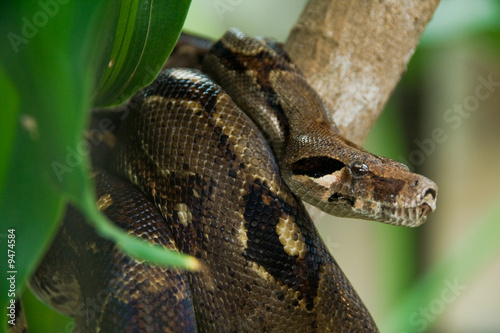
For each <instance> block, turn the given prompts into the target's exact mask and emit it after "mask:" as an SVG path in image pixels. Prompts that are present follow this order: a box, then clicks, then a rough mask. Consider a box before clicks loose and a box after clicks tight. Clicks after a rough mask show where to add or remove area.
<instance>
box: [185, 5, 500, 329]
mask: <svg viewBox="0 0 500 333" xmlns="http://www.w3.org/2000/svg"><path fill="white" fill-rule="evenodd" d="M305 3H306V1H305V0H275V1H272V2H270V1H263V0H260V1H252V2H250V1H242V0H215V1H203V0H193V2H192V5H191V9H190V13H189V16H188V19H187V22H186V25H185V30H187V31H189V32H191V33H194V34H197V35H201V36H205V37H208V38H212V39H215V38H219V37H220V36H221V35H222V34H223V33H224V32H225V31H226V30H227V29H228V28H230V27H233V26H237V27H239V28H240V29H242V30H243V31H244V32H246V33H248V34H251V35H266V36H273V37H275V38H277V39H279V40H282V41H284V40H285V39H286V38H287V35H288V32H289V31H290V28H291V26H292V25H293V24H294V23H295V21H296V20H297V18H298V16H299V15H300V12H301V10H302V8H303V6H304V5H305ZM499 109H500V1H497V0H475V1H470V0H442V1H441V4H440V5H439V7H438V10H437V12H436V13H435V16H434V18H433V20H432V21H431V23H430V24H429V26H428V28H427V30H426V32H425V34H424V36H423V38H422V41H421V43H420V45H419V46H418V48H417V50H416V52H415V55H414V57H413V58H412V60H411V62H410V64H409V67H408V71H407V73H406V74H405V75H404V76H403V78H402V80H401V82H400V84H399V85H398V87H397V89H396V91H395V93H394V95H393V96H392V97H391V100H390V101H389V103H388V105H387V107H386V110H385V111H384V113H383V115H382V116H381V117H380V119H379V121H378V122H377V123H376V125H375V126H374V128H373V129H372V131H371V132H370V135H369V137H368V138H367V139H366V141H365V147H366V148H367V149H369V150H370V151H372V152H374V153H377V154H381V155H385V156H388V157H391V158H393V159H396V160H399V161H401V162H403V163H405V164H407V165H408V166H409V167H410V168H411V169H412V170H414V171H416V172H418V173H421V174H424V175H425V176H427V177H429V178H431V179H432V180H434V181H435V182H436V183H437V184H438V186H439V199H438V209H437V212H436V213H434V214H432V215H431V217H430V219H429V221H428V222H427V223H426V224H424V225H423V226H421V227H419V228H416V229H404V228H400V227H394V226H388V225H383V224H380V223H374V222H367V221H358V220H352V219H340V218H335V217H330V216H325V217H323V218H322V219H321V220H320V221H317V226H318V229H319V230H320V234H321V235H322V237H323V239H324V240H325V242H326V243H327V244H328V246H329V247H330V249H331V251H332V253H333V254H334V256H335V258H336V259H337V261H338V262H339V264H340V266H341V267H342V268H343V270H344V272H345V273H346V275H347V276H348V277H349V279H350V280H351V282H352V284H353V285H354V287H355V288H356V290H357V291H358V293H359V294H360V295H361V297H362V299H363V300H364V301H365V303H366V305H367V306H368V308H369V309H370V311H371V312H372V315H373V316H374V318H375V321H376V322H377V324H378V325H379V328H380V330H381V332H388V333H403V332H453V333H461V332H464V333H465V332H467V333H471V332H475V333H477V332H500V190H499V186H500V112H499Z"/></svg>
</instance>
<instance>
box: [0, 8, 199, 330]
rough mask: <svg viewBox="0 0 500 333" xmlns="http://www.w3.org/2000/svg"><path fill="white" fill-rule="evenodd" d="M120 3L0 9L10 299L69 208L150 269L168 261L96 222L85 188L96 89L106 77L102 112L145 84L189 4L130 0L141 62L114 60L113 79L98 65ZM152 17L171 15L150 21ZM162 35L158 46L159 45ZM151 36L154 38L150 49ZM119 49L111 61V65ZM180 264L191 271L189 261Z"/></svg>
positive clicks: (1, 164)
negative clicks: (11, 241)
mask: <svg viewBox="0 0 500 333" xmlns="http://www.w3.org/2000/svg"><path fill="white" fill-rule="evenodd" d="M163 2H166V1H163ZM123 3H125V2H122V1H118V0H113V1H99V0H85V1H67V0H42V1H38V2H35V1H29V0H24V1H14V0H12V1H5V0H4V1H2V2H1V3H0V31H2V34H3V35H4V36H6V38H3V39H2V41H1V42H0V43H1V45H0V59H1V66H0V69H3V71H1V70H0V88H2V91H3V93H2V99H3V102H2V110H0V112H1V113H2V115H1V116H0V120H1V121H0V142H2V145H0V153H1V154H2V155H0V186H1V187H0V221H1V226H2V229H1V230H0V240H1V241H2V246H1V249H0V251H2V253H7V242H6V240H7V236H8V230H9V229H11V230H14V231H13V234H15V248H14V251H15V264H14V266H13V268H12V269H9V270H11V271H15V273H12V274H11V273H7V270H5V269H4V270H2V273H1V274H0V290H3V291H5V290H8V289H9V286H10V284H9V283H8V281H7V279H6V278H7V276H6V275H9V276H10V275H15V286H16V291H15V292H16V295H15V296H16V297H18V296H19V292H20V291H21V289H22V287H23V286H24V284H25V280H26V278H27V277H28V276H29V274H30V273H31V272H32V271H33V269H34V267H35V265H36V263H37V261H38V260H39V259H40V258H41V256H42V255H43V253H44V249H46V247H47V245H48V244H49V242H50V240H51V238H52V236H53V235H54V232H55V230H56V228H57V226H58V220H59V218H60V216H61V214H62V210H63V208H64V204H65V202H66V201H67V200H72V201H73V202H74V203H75V204H76V205H78V206H79V207H80V208H82V209H84V210H85V213H86V214H87V216H92V217H94V220H93V221H94V222H95V221H97V222H95V226H96V227H97V229H98V230H99V231H101V233H103V234H105V236H107V237H109V238H112V239H114V240H118V241H120V242H121V244H120V245H121V246H122V247H123V248H124V249H125V250H128V249H129V248H131V250H130V251H131V252H132V253H133V254H136V255H137V254H138V255H142V256H143V258H145V259H152V260H153V261H155V262H163V263H165V262H171V261H172V259H169V258H168V257H165V256H164V254H165V251H161V252H160V250H159V249H157V248H156V247H152V246H149V245H148V244H146V243H144V242H142V241H139V240H131V239H129V238H125V237H124V235H125V234H124V233H123V232H122V231H121V230H118V228H116V227H114V226H113V225H111V224H110V223H109V222H108V221H107V220H106V219H105V218H103V217H102V215H101V214H100V213H99V212H98V211H97V209H96V208H95V205H94V201H95V199H94V196H93V189H92V186H91V184H90V182H89V180H88V179H89V177H88V173H89V169H90V166H89V159H88V154H89V151H88V149H87V148H86V145H85V140H84V139H83V137H82V131H83V129H84V128H85V125H86V122H87V116H88V114H89V110H90V109H91V107H92V103H93V99H94V97H95V96H96V91H97V88H96V86H97V84H96V83H97V82H99V80H100V78H106V77H108V79H106V81H105V82H107V83H106V85H104V86H103V87H104V88H103V90H100V91H102V92H103V93H104V94H103V93H99V94H98V95H99V96H100V98H99V100H100V104H115V103H116V102H117V101H115V100H113V99H114V98H119V99H120V101H121V100H124V99H126V98H128V97H129V96H130V95H131V94H132V93H133V92H134V89H139V88H141V87H142V86H144V85H146V84H147V83H148V82H149V81H151V80H152V79H153V78H154V76H155V74H156V73H155V70H156V69H158V68H159V67H160V66H161V64H163V62H164V60H165V58H166V56H167V55H168V53H169V52H170V50H171V48H172V47H173V44H174V42H175V40H176V38H177V36H178V34H179V30H180V27H181V25H182V22H183V20H184V18H185V15H186V11H187V8H188V6H189V1H186V0H177V1H168V4H169V5H168V6H164V5H160V6H156V7H155V4H156V2H154V1H135V2H134V1H132V2H131V3H132V4H134V5H135V6H136V8H135V12H136V13H135V14H134V15H133V17H135V22H133V27H134V29H133V31H132V36H136V37H135V38H133V37H130V36H129V37H127V38H132V39H131V40H129V41H128V47H127V49H126V52H127V54H129V55H133V54H135V52H136V50H138V49H140V50H142V51H141V56H140V57H131V58H129V57H126V59H124V60H121V65H120V68H118V67H116V68H111V69H112V70H113V73H112V75H108V74H107V73H108V72H107V70H105V68H104V67H103V66H102V64H103V63H109V61H108V58H109V55H110V54H111V53H110V52H114V51H113V48H110V47H109V46H108V45H109V44H110V43H111V45H114V44H113V42H114V40H115V38H114V34H115V31H118V30H119V29H116V23H117V22H119V21H120V18H121V17H122V15H125V14H123V13H124V10H121V9H120V8H121V7H120V6H121V5H122V4H123ZM145 10H146V11H145ZM156 10H158V11H170V12H169V13H165V12H163V14H162V15H156ZM153 12H155V13H153ZM128 15H129V16H130V14H128ZM160 18H161V21H160ZM144 22H148V23H147V24H146V23H144ZM170 22H172V26H170ZM127 24H132V23H131V22H128V23H127ZM139 27H141V29H142V30H143V29H144V27H147V29H146V30H147V32H148V33H147V34H146V35H144V34H143V33H142V34H141V33H138V32H137V33H136V30H135V28H139ZM141 29H139V30H140V31H142V30H141ZM127 31H128V30H127ZM162 34H163V35H164V36H165V44H163V43H160V42H161V41H160V39H159V36H160V35H162ZM148 36H154V37H155V39H153V40H151V41H148V38H149V37H148ZM119 38H121V37H119ZM127 38H126V39H127ZM134 44H135V46H134ZM150 46H151V47H150ZM124 50H125V49H121V50H119V51H118V52H117V53H116V55H117V59H118V58H120V57H121V52H123V51H124ZM112 54H115V53H112ZM120 59H122V58H120ZM147 62H151V65H150V66H149V64H148V63H147ZM148 66H149V67H148ZM117 68H118V69H119V70H118V71H117V72H116V70H117ZM131 69H133V70H131ZM146 70H147V71H146ZM146 77H147V78H148V79H146ZM123 80H125V81H123ZM101 82H104V81H101ZM124 82H126V83H124ZM3 88H5V90H3ZM116 92H118V93H116ZM4 93H5V95H4ZM4 120H5V121H4ZM2 180H3V183H2ZM129 244H131V247H130V246H129ZM4 260H6V258H5V257H4ZM177 263H178V264H179V265H181V266H186V265H188V266H191V267H192V266H193V263H195V262H194V261H192V260H191V261H187V262H186V260H182V261H181V262H180V263H179V262H177ZM4 267H5V266H4ZM10 298H12V297H11V296H10V295H8V293H6V292H2V293H1V294H0V307H1V308H2V309H5V307H4V306H6V304H8V302H9V299H10ZM3 311H5V310H3ZM1 318H2V319H1V320H2V321H1V322H0V330H3V329H4V328H5V325H4V323H5V319H6V318H7V317H6V316H5V315H2V316H1Z"/></svg>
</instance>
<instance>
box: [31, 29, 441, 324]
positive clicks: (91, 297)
mask: <svg viewBox="0 0 500 333" xmlns="http://www.w3.org/2000/svg"><path fill="white" fill-rule="evenodd" d="M329 114H331V112H330V110H329V109H328V107H327V106H326V104H325V102H324V101H323V100H322V99H321V98H320V97H319V95H318V94H317V93H316V92H315V90H314V89H313V88H312V87H311V86H310V85H309V84H308V82H307V79H306V77H305V76H304V74H303V73H302V72H301V70H300V69H299V68H298V66H297V65H296V64H295V63H294V62H293V61H292V60H291V58H290V56H289V55H288V54H287V53H286V52H285V51H283V48H282V46H281V44H279V43H277V42H275V41H273V40H270V39H267V38H260V37H256V38H254V37H249V36H247V35H245V34H244V33H243V32H241V31H239V30H237V29H231V30H229V31H228V32H227V33H226V34H225V35H224V36H223V37H222V38H221V39H220V40H219V41H217V42H215V43H214V44H213V45H212V47H211V48H210V50H209V51H208V52H207V53H206V55H205V56H204V60H203V71H199V70H194V69H186V68H173V69H167V70H164V71H162V72H161V73H160V74H159V75H158V77H157V78H156V79H155V80H154V82H153V83H152V84H151V85H150V86H148V87H146V88H145V89H143V90H142V91H140V92H138V93H137V94H136V95H135V96H133V98H132V99H131V100H130V101H129V102H128V105H127V114H126V117H124V120H123V123H122V124H121V126H120V128H119V131H118V134H117V139H116V145H115V146H114V147H113V151H112V153H111V154H110V157H109V165H108V166H107V167H106V168H105V169H101V168H96V169H95V170H94V173H93V181H94V183H95V187H96V198H97V206H98V208H99V209H100V210H101V211H102V212H103V213H104V214H105V215H106V216H107V217H108V218H109V219H110V220H111V221H112V222H113V223H115V224H116V225H118V226H119V227H120V228H122V229H124V230H125V231H126V232H128V233H129V234H131V235H133V236H135V237H139V238H142V239H144V240H147V241H149V242H151V243H155V244H157V245H160V246H162V247H164V248H165V249H168V250H173V251H178V252H182V253H186V254H189V255H191V256H194V257H195V258H197V259H198V260H199V261H200V262H201V263H202V264H203V269H201V270H200V271H197V272H189V271H184V270H182V269H178V268H174V267H165V266H161V265H153V264H150V263H148V262H146V261H143V260H139V259H135V258H132V257H130V256H128V255H126V254H124V253H123V252H122V251H121V250H120V248H119V247H118V246H117V245H116V244H114V243H113V242H111V241H109V240H107V239H104V238H102V237H100V236H99V235H98V234H97V233H96V231H95V230H94V229H93V228H92V227H91V226H90V224H88V223H86V222H85V217H84V216H83V215H82V214H81V213H80V212H79V211H78V210H77V209H76V208H75V207H73V206H71V205H69V206H68V208H67V210H66V213H65V216H64V219H63V222H62V226H61V228H60V229H59V231H58V233H57V235H56V237H55V239H54V242H53V244H52V246H51V248H50V249H49V250H48V252H47V255H46V256H45V258H44V259H43V260H42V262H41V264H40V266H39V267H38V269H37V270H36V272H35V274H34V275H33V277H32V279H31V280H30V282H29V285H30V288H31V289H32V291H33V292H34V293H35V294H36V295H37V297H39V298H40V299H42V300H44V301H45V302H46V303H48V304H49V305H51V306H52V307H54V308H55V309H56V310H58V311H59V312H61V313H63V314H66V315H68V316H72V317H74V318H75V322H74V325H75V328H74V332H378V329H377V325H376V324H375V322H374V320H373V318H372V316H371V315H370V313H369V311H368V309H367V308H366V306H365V305H364V303H363V301H362V300H361V298H360V297H359V296H358V294H357V293H356V291H355V290H354V288H353V287H352V285H351V284H350V282H349V280H348V279H347V277H346V276H345V275H344V273H343V272H342V270H341V268H340V267H339V265H338V263H337V262H336V261H335V259H334V258H333V256H332V254H331V253H330V251H329V250H328V248H327V246H326V245H325V243H324V242H323V240H322V239H321V236H320V235H319V233H318V231H317V229H316V227H315V225H314V223H313V221H312V220H311V218H310V216H309V215H308V213H307V211H306V209H305V207H304V204H303V201H304V202H307V203H310V204H312V205H314V206H316V207H318V208H320V209H321V210H323V211H325V212H326V213H329V214H333V215H336V216H344V217H354V218H361V219H365V220H373V221H380V222H384V223H388V224H393V225H400V226H407V227H414V226H417V225H420V224H422V223H423V222H424V221H425V220H426V219H427V217H428V215H429V214H430V213H431V212H433V211H434V210H435V208H436V199H437V186H436V184H435V183H434V182H432V181H431V180H429V179H428V178H426V177H424V176H421V175H418V174H415V173H412V172H410V170H409V169H408V167H406V166H405V165H404V164H401V163H399V162H396V161H393V160H390V159H388V158H385V157H381V156H377V155H374V154H371V153H369V152H368V151H366V150H364V149H363V148H361V147H360V146H358V145H356V144H354V143H352V142H351V141H349V140H347V139H346V138H344V137H343V136H341V135H340V134H339V130H338V128H337V127H336V125H335V124H334V123H333V122H332V121H331V119H330V118H329Z"/></svg>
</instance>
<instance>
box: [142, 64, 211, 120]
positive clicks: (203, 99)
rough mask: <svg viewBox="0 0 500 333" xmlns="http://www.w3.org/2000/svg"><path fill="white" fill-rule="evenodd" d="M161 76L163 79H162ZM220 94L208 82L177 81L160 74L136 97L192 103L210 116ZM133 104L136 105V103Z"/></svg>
mask: <svg viewBox="0 0 500 333" xmlns="http://www.w3.org/2000/svg"><path fill="white" fill-rule="evenodd" d="M161 76H164V77H163V78H162V77H161ZM220 92H221V89H220V87H219V86H217V85H214V84H211V82H210V81H200V82H193V81H191V80H188V79H186V80H179V79H176V78H174V77H172V76H168V75H165V74H164V73H160V75H158V78H157V79H156V80H155V81H154V82H153V83H152V84H151V85H150V86H149V87H147V88H145V89H144V90H143V91H142V92H141V94H139V95H136V97H137V96H140V98H141V99H144V98H146V97H148V96H161V97H164V98H174V99H182V100H186V101H193V102H196V103H200V104H201V105H203V106H204V107H203V113H207V114H209V115H210V114H211V113H212V112H213V111H214V110H215V108H216V104H217V101H218V95H219V93H220ZM136 97H134V99H135V98H136ZM135 102H136V103H137V102H138V101H135ZM138 105H139V104H138Z"/></svg>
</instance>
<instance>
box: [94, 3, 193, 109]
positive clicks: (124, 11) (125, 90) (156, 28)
mask: <svg viewBox="0 0 500 333" xmlns="http://www.w3.org/2000/svg"><path fill="white" fill-rule="evenodd" d="M190 2H191V1H190V0H180V1H179V0H178V1H141V0H131V1H123V2H121V4H120V6H119V15H118V17H117V24H116V28H115V30H114V38H113V41H112V43H110V50H109V56H108V57H106V58H104V59H103V62H101V64H100V69H101V71H102V72H103V73H104V74H103V75H102V77H101V79H100V82H99V86H98V91H97V96H96V105H99V106H100V105H109V104H113V105H114V104H119V103H121V102H123V101H125V100H127V99H128V98H129V97H130V96H131V94H133V93H134V92H136V91H137V90H138V89H140V88H142V87H144V86H146V85H148V84H149V83H151V82H152V81H153V79H154V78H155V77H156V75H157V73H158V71H159V70H160V69H161V67H162V66H163V63H164V62H165V59H166V58H167V57H168V55H169V54H170V52H171V51H172V48H173V46H174V44H175V42H176V41H177V38H178V36H179V33H180V30H181V28H182V24H183V23H184V20H185V18H186V14H187V10H188V8H189V4H190ZM117 10H118V8H117ZM165 23H167V24H165Z"/></svg>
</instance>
